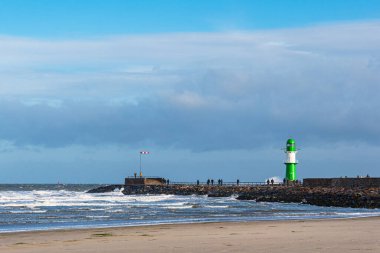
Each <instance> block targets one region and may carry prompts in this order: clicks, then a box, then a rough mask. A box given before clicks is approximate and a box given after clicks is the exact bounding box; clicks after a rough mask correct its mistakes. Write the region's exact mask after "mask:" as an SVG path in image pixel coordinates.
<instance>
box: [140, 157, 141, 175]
mask: <svg viewBox="0 0 380 253" xmlns="http://www.w3.org/2000/svg"><path fill="white" fill-rule="evenodd" d="M140 177H141V152H140Z"/></svg>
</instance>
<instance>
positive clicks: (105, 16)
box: [0, 0, 380, 38]
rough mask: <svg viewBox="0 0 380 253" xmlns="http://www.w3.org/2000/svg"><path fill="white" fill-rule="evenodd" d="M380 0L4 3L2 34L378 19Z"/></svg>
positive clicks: (97, 33) (219, 28)
mask: <svg viewBox="0 0 380 253" xmlns="http://www.w3.org/2000/svg"><path fill="white" fill-rule="evenodd" d="M379 12H380V2H379V1H377V0H363V1H357V0H319V1H315V0H282V1H279V0H266V1H252V0H209V1H202V0H194V1H170V0H142V1H122V0H108V1H105V0H92V1H84V0H82V1H76V0H66V1H49V0H33V1H30V0H29V1H28V0H2V1H1V3H0V23H1V26H0V33H2V34H9V35H17V36H31V37H43V38H46V37H59V38H65V37H81V36H90V37H91V36H104V35H119V34H141V33H170V32H219V31H230V30H252V29H273V28H287V27H299V26H306V25H313V24H317V23H320V22H337V21H355V20H371V19H377V18H378V17H379Z"/></svg>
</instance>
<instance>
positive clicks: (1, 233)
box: [0, 214, 380, 236]
mask: <svg viewBox="0 0 380 253" xmlns="http://www.w3.org/2000/svg"><path fill="white" fill-rule="evenodd" d="M371 218H379V219H380V214H376V215H368V216H354V217H323V218H320V217H317V218H304V219H300V218H298V217H297V218H294V219H291V218H284V219H278V218H273V219H257V220H224V221H199V222H189V221H184V222H171V223H170V222H163V223H151V224H125V225H114V226H113V225H109V226H88V227H85V226H83V227H81V226H79V225H78V227H62V228H50V229H49V228H47V229H36V230H18V231H17V230H16V231H0V236H1V235H3V234H18V233H34V232H56V231H57V232H59V231H63V232H65V231H77V230H79V231H80V230H94V229H122V228H133V227H135V228H139V227H154V226H161V225H162V226H166V225H168V226H171V225H174V226H175V225H193V224H213V223H215V224H217V223H251V222H252V223H255V222H287V221H289V222H291V221H299V222H302V221H327V220H352V219H371Z"/></svg>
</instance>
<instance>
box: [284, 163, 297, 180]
mask: <svg viewBox="0 0 380 253" xmlns="http://www.w3.org/2000/svg"><path fill="white" fill-rule="evenodd" d="M285 165H286V175H285V179H286V180H288V181H295V180H297V164H296V163H285Z"/></svg>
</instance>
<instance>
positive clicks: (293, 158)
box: [286, 151, 297, 163]
mask: <svg viewBox="0 0 380 253" xmlns="http://www.w3.org/2000/svg"><path fill="white" fill-rule="evenodd" d="M286 154H287V157H286V163H297V160H296V152H295V151H290V152H289V151H288V152H286Z"/></svg>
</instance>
